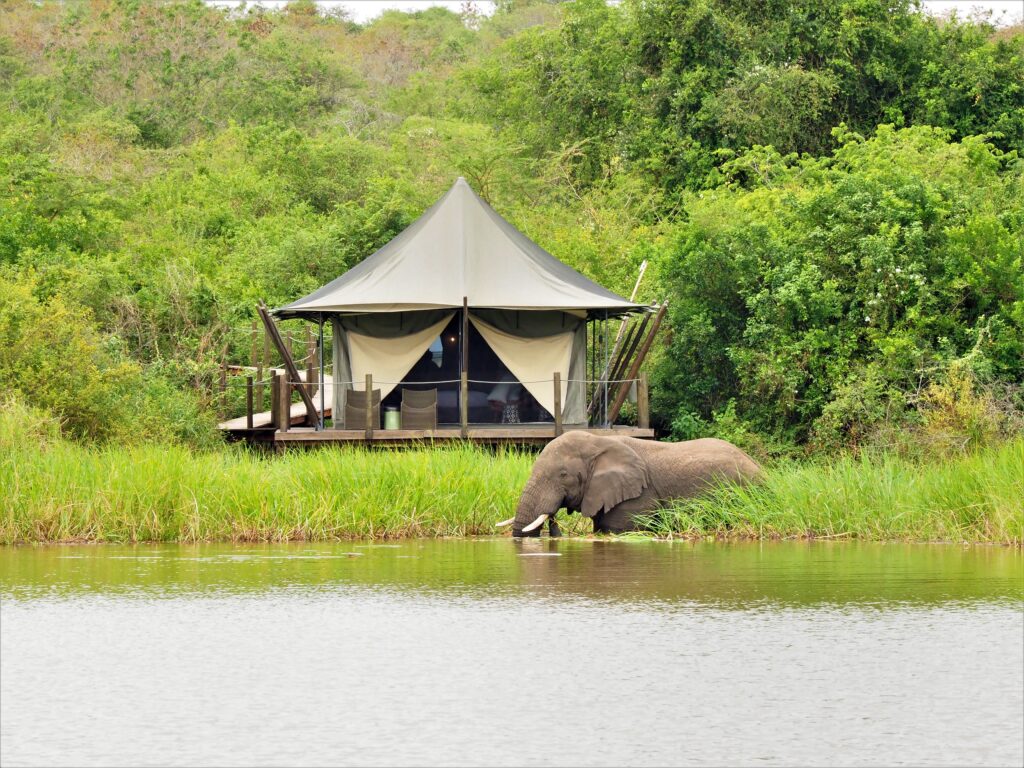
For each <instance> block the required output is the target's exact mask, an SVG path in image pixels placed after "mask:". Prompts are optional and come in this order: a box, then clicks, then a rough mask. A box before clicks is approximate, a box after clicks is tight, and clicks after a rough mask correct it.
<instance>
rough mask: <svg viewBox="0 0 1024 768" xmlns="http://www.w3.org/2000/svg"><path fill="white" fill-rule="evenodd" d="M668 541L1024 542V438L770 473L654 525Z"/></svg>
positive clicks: (656, 519) (692, 502)
mask: <svg viewBox="0 0 1024 768" xmlns="http://www.w3.org/2000/svg"><path fill="white" fill-rule="evenodd" d="M648 522H649V524H650V526H651V528H652V530H653V531H654V532H655V533H656V534H659V535H662V536H697V535H700V536H707V535H714V536H743V537H757V538H772V537H796V536H805V537H814V538H834V539H843V538H850V539H853V538H856V539H875V540H886V539H911V540H919V541H957V542H959V541H970V542H996V543H1004V544H1017V545H1020V544H1021V542H1022V540H1024V439H1016V440H1013V441H1011V442H1008V443H1005V444H1003V445H1002V446H999V447H995V448H990V449H987V450H985V451H982V452H980V453H976V454H971V455H966V456H958V457H951V458H946V459H932V460H930V461H908V460H906V459H901V458H898V457H896V456H892V455H877V456H868V455H865V456H862V457H861V458H852V457H843V458H839V459H832V460H828V461H817V462H813V463H798V462H790V463H781V464H777V465H775V466H772V467H769V468H768V470H767V471H766V473H765V479H764V481H763V482H762V483H759V484H758V485H754V486H748V487H745V488H739V487H735V486H733V487H720V488H717V489H716V490H714V491H713V492H712V493H710V494H708V495H706V496H703V497H701V498H699V499H689V500H686V501H681V502H677V503H675V504H674V505H673V506H672V507H671V508H669V509H666V510H662V511H660V512H658V513H657V514H655V515H652V516H651V518H650V519H649V521H648Z"/></svg>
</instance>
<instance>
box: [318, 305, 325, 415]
mask: <svg viewBox="0 0 1024 768" xmlns="http://www.w3.org/2000/svg"><path fill="white" fill-rule="evenodd" d="M319 314H320V342H319V343H320V354H319V355H317V357H319V358H320V428H319V430H318V431H319V432H323V431H324V313H323V312H320V313H319Z"/></svg>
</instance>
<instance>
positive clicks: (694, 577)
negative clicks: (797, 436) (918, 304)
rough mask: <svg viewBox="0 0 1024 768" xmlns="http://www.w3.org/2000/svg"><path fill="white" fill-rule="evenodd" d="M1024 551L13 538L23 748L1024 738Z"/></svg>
mask: <svg viewBox="0 0 1024 768" xmlns="http://www.w3.org/2000/svg"><path fill="white" fill-rule="evenodd" d="M1022 568H1024V559H1022V554H1021V552H1020V551H1019V550H1014V549H1004V548H989V547H976V548H961V547H955V546H912V545H892V544H890V545H863V544H849V543H844V544H838V543H833V544H828V543H816V544H802V543H799V544H798V543H765V544H715V543H706V544H705V543H701V544H681V543H667V542H651V541H629V540H625V541H600V542H592V541H580V540H565V539H562V540H556V541H550V540H547V539H541V540H531V541H525V542H512V541H509V540H507V539H491V540H478V541H472V540H470V541H411V542H405V543H401V544H396V545H373V544H359V543H343V544H316V545H312V544H311V545H273V546H230V545H210V546H195V547H191V546H148V547H143V546H140V547H113V546H104V547H88V546H86V547H74V546H62V547H36V548H7V549H0V763H2V764H3V765H11V766H14V765H42V764H50V765H69V764H74V765H196V764H201V765H241V764H245V765H294V764H302V765H328V764H350V765H351V764H355V765H431V764H445V765H475V764H485V765H692V764H722V763H726V764H736V765H739V764H743V765H812V764H831V765H877V764H889V765H1021V764H1022V762H1024V570H1022Z"/></svg>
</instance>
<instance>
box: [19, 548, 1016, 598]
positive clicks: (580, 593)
mask: <svg viewBox="0 0 1024 768" xmlns="http://www.w3.org/2000/svg"><path fill="white" fill-rule="evenodd" d="M1022 565H1024V561H1022V555H1021V551H1020V550H1018V549H1012V548H999V547H963V548H962V547H955V546H948V545H910V544H857V543H823V542H818V543H794V542H769V543H729V544H722V543H704V542H700V543H685V542H653V541H631V540H611V541H583V540H571V539H562V540H549V539H535V540H526V541H510V540H508V539H479V540H469V541H466V540H444V541H439V540H416V541H407V542H401V543H387V544H368V543H358V542H355V543H338V544H272V545H248V546H234V545H223V544H208V545H196V546H178V545H158V546H50V547H23V548H7V549H4V550H0V596H2V597H4V598H8V599H18V600H33V599H39V598H51V599H53V598H71V597H74V596H78V595H82V594H117V595H158V596H161V597H167V596H173V595H182V594H189V595H206V596H215V595H218V594H244V593H265V592H272V591H275V590H289V591H294V590H303V589H307V590H316V591H321V590H329V589H332V588H342V587H361V588H367V589H386V590H388V591H390V592H396V591H397V592H411V593H417V594H424V593H440V594H456V593H457V594H460V595H468V596H476V597H478V598H481V599H488V600H490V599H501V598H516V597H522V596H524V595H529V596H531V597H533V598H550V599H568V598H586V599H589V600H602V601H614V602H621V603H664V604H673V603H691V602H696V603H703V604H708V605H714V606H718V607H723V608H736V609H743V608H747V607H750V606H752V605H763V604H768V605H785V606H814V605H847V604H849V605H865V604H870V605H885V604H893V603H899V604H915V605H926V604H938V603H945V602H949V601H951V600H957V601H976V600H989V601H991V600H1003V601H1005V600H1009V601H1019V600H1021V599H1022V598H1024V577H1022Z"/></svg>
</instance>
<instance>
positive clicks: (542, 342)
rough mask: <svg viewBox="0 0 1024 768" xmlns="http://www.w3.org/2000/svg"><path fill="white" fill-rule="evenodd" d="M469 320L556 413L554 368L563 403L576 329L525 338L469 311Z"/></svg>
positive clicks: (489, 344)
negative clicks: (560, 379)
mask: <svg viewBox="0 0 1024 768" xmlns="http://www.w3.org/2000/svg"><path fill="white" fill-rule="evenodd" d="M469 319H470V321H471V322H472V323H473V325H474V327H476V329H477V330H478V331H479V332H480V335H481V336H483V337H484V341H486V342H487V344H488V346H490V348H491V349H493V350H494V353H495V354H496V355H497V356H498V358H499V359H500V360H501V362H503V363H504V364H505V366H506V367H507V368H508V369H509V370H510V371H511V372H512V375H513V376H515V377H516V378H517V379H518V380H519V382H520V383H521V384H522V385H523V386H524V387H526V389H527V390H528V391H529V392H530V394H531V395H533V397H534V398H535V399H536V400H537V402H538V403H540V404H541V405H542V406H544V407H545V408H546V409H547V411H548V413H552V414H553V413H554V412H555V387H554V373H555V371H558V372H559V373H560V374H561V377H562V385H561V390H562V391H561V397H562V403H565V402H566V388H567V383H568V382H567V380H568V378H569V363H570V361H571V358H572V347H573V340H574V338H575V336H576V329H575V328H574V329H572V330H568V331H566V332H564V333H556V334H554V335H552V336H537V337H533V338H524V337H522V336H514V335H512V334H511V333H506V332H505V331H501V330H499V329H497V328H495V327H494V326H493V325H490V324H489V323H486V322H484V321H483V320H481V319H480V318H479V317H477V316H476V315H475V314H474V313H472V312H471V313H470V315H469ZM563 413H564V410H563Z"/></svg>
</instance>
